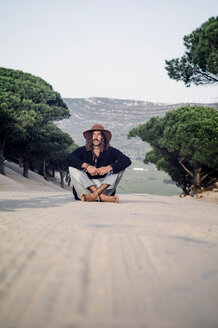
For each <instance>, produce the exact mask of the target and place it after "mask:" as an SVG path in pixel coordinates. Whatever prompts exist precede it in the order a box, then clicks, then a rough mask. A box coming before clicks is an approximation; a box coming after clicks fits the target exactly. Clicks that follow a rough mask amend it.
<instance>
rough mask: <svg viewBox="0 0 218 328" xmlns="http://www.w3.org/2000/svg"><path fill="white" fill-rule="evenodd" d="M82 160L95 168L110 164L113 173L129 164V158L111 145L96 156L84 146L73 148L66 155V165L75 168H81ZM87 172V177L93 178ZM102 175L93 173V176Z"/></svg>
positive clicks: (100, 176) (96, 177) (99, 176)
mask: <svg viewBox="0 0 218 328" xmlns="http://www.w3.org/2000/svg"><path fill="white" fill-rule="evenodd" d="M84 162H85V163H88V164H89V165H93V166H96V167H97V168H98V167H102V166H107V165H110V166H111V167H112V169H113V173H118V172H120V171H122V170H124V169H126V168H127V167H128V166H129V165H130V164H131V160H130V159H129V157H128V156H126V155H124V154H123V153H122V152H121V151H120V150H118V149H116V148H114V147H111V146H110V147H109V148H108V150H105V151H104V152H103V153H101V154H100V155H99V157H97V158H96V157H95V156H94V154H93V152H92V151H87V150H86V147H85V146H83V147H79V148H77V149H75V150H74V151H73V152H72V153H71V154H69V155H68V156H67V165H68V166H72V167H75V168H76V169H79V170H82V167H81V166H82V164H83V163H84ZM87 174H88V176H89V178H93V176H91V175H90V174H89V173H88V172H87ZM104 176H105V175H104ZM104 176H102V175H95V177H94V178H95V179H99V178H103V177H104Z"/></svg>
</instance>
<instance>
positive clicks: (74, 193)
mask: <svg viewBox="0 0 218 328" xmlns="http://www.w3.org/2000/svg"><path fill="white" fill-rule="evenodd" d="M72 192H73V196H74V198H75V200H81V199H80V198H79V197H78V195H77V192H76V190H75V188H74V186H73V189H72Z"/></svg>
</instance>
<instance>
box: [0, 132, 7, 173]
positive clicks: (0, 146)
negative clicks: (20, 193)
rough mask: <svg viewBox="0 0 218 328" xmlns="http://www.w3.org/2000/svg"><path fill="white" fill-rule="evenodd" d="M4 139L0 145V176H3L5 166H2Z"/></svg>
mask: <svg viewBox="0 0 218 328" xmlns="http://www.w3.org/2000/svg"><path fill="white" fill-rule="evenodd" d="M5 142H6V137H5V138H4V139H3V141H2V142H1V143H0V174H3V175H4V174H5V165H4V150H5Z"/></svg>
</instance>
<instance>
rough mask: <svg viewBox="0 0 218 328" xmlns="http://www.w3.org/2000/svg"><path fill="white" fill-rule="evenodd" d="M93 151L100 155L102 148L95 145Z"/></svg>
mask: <svg viewBox="0 0 218 328" xmlns="http://www.w3.org/2000/svg"><path fill="white" fill-rule="evenodd" d="M92 151H93V153H94V154H95V155H96V156H99V155H100V151H101V150H100V147H93V148H92Z"/></svg>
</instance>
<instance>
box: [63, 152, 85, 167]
mask: <svg viewBox="0 0 218 328" xmlns="http://www.w3.org/2000/svg"><path fill="white" fill-rule="evenodd" d="M83 148H84V147H79V148H77V149H75V150H74V151H73V152H72V153H71V154H69V155H68V156H67V159H66V160H67V165H68V166H72V167H75V168H76V169H79V170H81V169H82V168H81V166H82V164H83V163H84V160H83V153H84V149H83Z"/></svg>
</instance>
